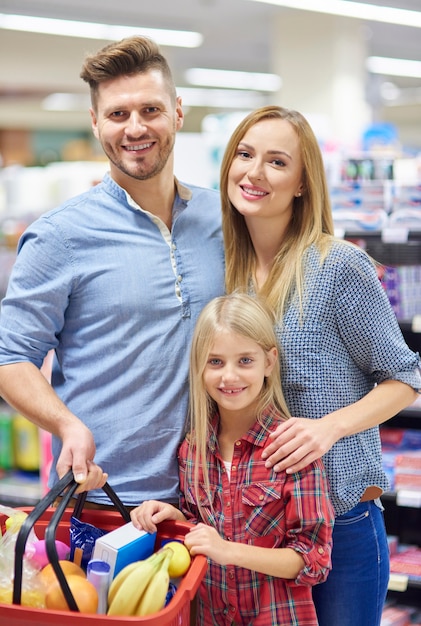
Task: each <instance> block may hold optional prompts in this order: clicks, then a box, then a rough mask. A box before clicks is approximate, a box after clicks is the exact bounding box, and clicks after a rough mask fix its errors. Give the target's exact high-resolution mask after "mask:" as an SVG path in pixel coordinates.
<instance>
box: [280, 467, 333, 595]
mask: <svg viewBox="0 0 421 626" xmlns="http://www.w3.org/2000/svg"><path fill="white" fill-rule="evenodd" d="M284 498H285V520H286V524H287V528H286V534H285V541H284V543H283V546H282V547H285V548H292V549H293V550H295V551H296V552H299V553H300V554H301V556H302V557H303V559H304V563H305V565H304V568H303V569H302V570H301V571H300V573H299V575H298V576H297V578H296V579H295V580H286V581H285V583H286V584H287V585H290V586H291V585H306V586H312V585H316V584H318V583H321V582H323V581H325V580H326V578H327V576H328V574H329V571H330V570H331V567H332V564H331V552H332V531H333V525H334V513H333V508H332V504H331V502H330V499H329V495H328V486H327V480H326V475H325V470H324V467H323V464H322V462H321V461H316V462H314V463H312V464H310V465H308V466H307V467H306V468H305V469H304V470H302V471H301V472H297V473H295V474H292V475H291V476H290V477H289V479H288V480H286V482H285V486H284Z"/></svg>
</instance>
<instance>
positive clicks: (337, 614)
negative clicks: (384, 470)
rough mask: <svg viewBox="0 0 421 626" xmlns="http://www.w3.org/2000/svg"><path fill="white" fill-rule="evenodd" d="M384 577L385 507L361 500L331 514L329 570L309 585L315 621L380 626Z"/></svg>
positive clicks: (386, 561) (386, 552) (326, 625)
mask: <svg viewBox="0 0 421 626" xmlns="http://www.w3.org/2000/svg"><path fill="white" fill-rule="evenodd" d="M388 581H389V547H388V543H387V536H386V529H385V524H384V518H383V512H382V511H381V510H380V509H379V507H378V506H376V505H375V504H374V502H373V501H369V502H361V503H359V504H357V506H356V507H354V508H353V509H351V511H348V512H347V513H345V515H340V516H339V517H337V518H336V519H335V526H334V529H333V551H332V570H331V572H330V573H329V576H328V578H327V580H326V582H324V583H321V584H320V585H316V586H315V587H313V599H314V603H315V605H316V611H317V617H318V620H319V626H379V625H380V621H381V616H382V611H383V604H384V601H385V598H386V593H387V585H388Z"/></svg>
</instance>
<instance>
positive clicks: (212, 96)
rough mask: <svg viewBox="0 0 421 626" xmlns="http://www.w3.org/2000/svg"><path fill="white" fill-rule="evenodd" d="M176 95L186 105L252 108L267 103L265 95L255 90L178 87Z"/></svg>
mask: <svg viewBox="0 0 421 626" xmlns="http://www.w3.org/2000/svg"><path fill="white" fill-rule="evenodd" d="M177 95H179V96H180V97H181V99H182V102H183V105H185V106H186V107H210V108H222V109H237V110H238V109H254V108H257V107H260V106H264V105H265V104H267V101H266V98H265V96H263V95H262V94H258V93H256V92H255V91H240V90H236V91H234V90H233V89H192V88H190V87H178V88H177Z"/></svg>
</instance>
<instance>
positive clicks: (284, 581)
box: [131, 294, 333, 626]
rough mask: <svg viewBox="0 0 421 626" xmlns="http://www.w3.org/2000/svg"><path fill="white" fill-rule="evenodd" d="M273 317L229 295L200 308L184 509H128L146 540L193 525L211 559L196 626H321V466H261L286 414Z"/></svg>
mask: <svg viewBox="0 0 421 626" xmlns="http://www.w3.org/2000/svg"><path fill="white" fill-rule="evenodd" d="M273 323H274V320H273V318H272V316H271V315H270V313H269V312H268V310H267V309H266V307H265V306H263V304H262V303H261V302H259V301H258V300H257V299H256V298H253V297H250V296H247V295H245V294H231V295H230V296H224V297H220V298H216V299H214V300H212V301H211V302H210V303H209V304H208V305H207V306H206V307H205V308H204V309H203V311H202V313H201V315H200V317H199V319H198V322H197V325H196V328H195V332H194V336H193V342H192V349H191V358H190V398H191V411H190V415H191V432H190V435H189V436H188V437H187V438H186V439H185V440H184V442H183V443H182V445H181V447H180V451H179V467H180V486H181V510H178V509H177V508H175V507H173V506H171V505H170V504H167V503H162V502H158V501H155V500H152V501H147V502H144V503H143V504H142V505H140V506H139V507H137V508H136V509H134V510H132V512H131V518H132V521H133V523H134V524H135V525H136V526H137V527H138V528H143V529H144V530H146V531H148V532H151V531H154V530H156V524H158V523H159V522H161V521H163V520H165V519H172V520H188V521H192V522H194V523H195V524H196V526H195V527H194V529H192V530H191V531H190V532H189V533H188V534H187V536H186V538H185V544H186V546H187V547H188V548H189V550H190V552H191V554H192V555H195V554H204V555H206V556H207V557H208V559H209V567H208V570H207V574H206V577H205V579H204V582H203V583H202V585H201V587H200V590H199V594H198V595H199V605H198V611H197V614H198V618H197V620H198V621H197V623H198V624H202V625H206V626H210V625H214V624H218V625H225V624H227V625H228V624H247V625H251V624H252V625H253V626H275V625H276V626H280V625H290V624H296V625H299V626H316V625H317V618H316V613H315V609H314V605H313V602H312V597H311V587H312V586H313V585H314V584H316V583H318V582H321V581H323V580H325V578H326V576H327V574H328V572H329V569H330V553H331V534H332V522H333V517H332V515H333V512H332V509H331V505H330V501H329V497H328V490H327V483H326V478H325V473H324V468H323V465H322V463H321V462H320V461H315V462H314V463H311V464H309V465H308V466H307V467H306V468H305V469H303V470H302V471H300V472H296V473H294V474H289V475H288V474H286V473H285V472H281V473H278V474H276V473H275V472H274V471H273V470H272V469H267V468H266V467H265V461H264V460H263V459H262V451H263V450H264V448H265V445H266V444H267V442H268V441H269V435H270V433H271V432H273V431H274V429H275V428H276V426H277V425H278V424H279V423H280V421H281V420H283V419H285V418H286V416H287V415H288V409H287V407H286V404H285V401H284V398H283V395H282V390H281V385H280V372H279V360H278V350H277V348H276V337H275V334H274V330H273Z"/></svg>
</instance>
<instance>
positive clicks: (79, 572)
mask: <svg viewBox="0 0 421 626" xmlns="http://www.w3.org/2000/svg"><path fill="white" fill-rule="evenodd" d="M59 565H60V566H61V569H62V570H63V574H64V575H65V576H69V575H75V576H83V577H84V578H86V574H85V572H84V571H83V569H82V568H81V567H80V565H77V564H76V563H73V561H65V560H63V561H59ZM38 579H39V580H40V581H41V584H42V585H43V586H44V589H45V590H47V589H48V587H49V586H50V585H51V584H52V583H56V582H58V579H57V576H56V573H55V571H54V569H53V566H52V565H51V563H48V564H47V565H46V566H45V567H43V568H42V570H41V571H40V572H39V574H38Z"/></svg>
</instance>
